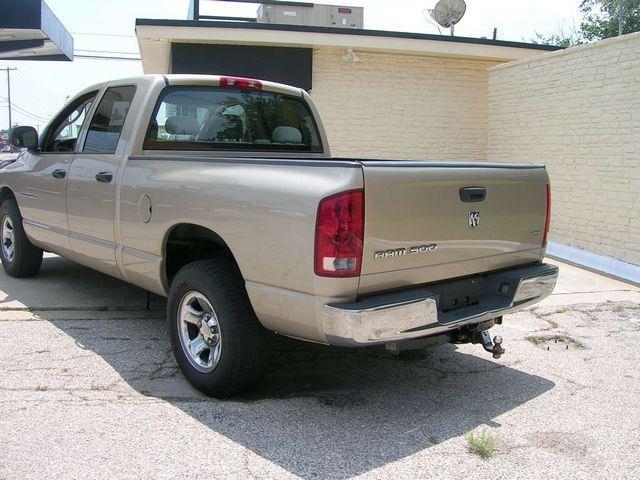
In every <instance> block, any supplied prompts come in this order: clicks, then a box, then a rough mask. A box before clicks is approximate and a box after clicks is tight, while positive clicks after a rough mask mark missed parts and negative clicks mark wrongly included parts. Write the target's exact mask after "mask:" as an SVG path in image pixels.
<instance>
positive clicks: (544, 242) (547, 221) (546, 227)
mask: <svg viewBox="0 0 640 480" xmlns="http://www.w3.org/2000/svg"><path fill="white" fill-rule="evenodd" d="M550 225H551V187H550V186H549V184H547V217H546V219H545V221H544V235H543V236H542V248H544V247H546V246H547V237H548V235H549V226H550Z"/></svg>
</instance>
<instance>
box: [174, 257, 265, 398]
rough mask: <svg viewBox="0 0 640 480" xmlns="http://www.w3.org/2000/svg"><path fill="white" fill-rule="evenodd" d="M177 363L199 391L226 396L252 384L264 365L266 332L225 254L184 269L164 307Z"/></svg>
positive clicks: (216, 395)
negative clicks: (219, 257)
mask: <svg viewBox="0 0 640 480" xmlns="http://www.w3.org/2000/svg"><path fill="white" fill-rule="evenodd" d="M167 316H168V326H169V335H170V338H171V344H172V348H173V353H174V355H175V358H176V361H177V362H178V365H179V366H180V368H181V370H182V372H183V373H184V375H185V377H187V379H188V380H189V381H190V382H191V384H193V385H194V386H195V387H196V388H197V389H198V390H200V391H202V392H204V393H206V394H207V395H211V396H214V397H228V396H231V395H234V394H237V393H239V392H241V391H243V390H246V389H248V388H249V387H251V386H252V385H253V384H254V383H255V382H256V381H257V380H258V379H259V378H260V376H261V374H262V372H263V371H264V369H265V366H266V363H267V332H266V330H265V329H264V328H263V327H262V326H261V325H260V323H259V322H258V319H257V318H256V316H255V314H254V312H253V309H252V308H251V304H250V302H249V298H248V297H247V293H246V291H245V289H244V285H243V283H242V279H241V278H240V275H239V273H238V272H237V269H236V267H235V265H234V264H233V263H232V262H231V261H229V260H228V259H226V258H221V259H216V260H203V261H198V262H194V263H191V264H189V265H186V266H185V267H183V268H182V269H181V270H180V271H179V272H178V273H177V275H176V277H175V278H174V280H173V282H172V283H171V289H170V291H169V302H168V305H167Z"/></svg>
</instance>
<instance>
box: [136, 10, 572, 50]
mask: <svg viewBox="0 0 640 480" xmlns="http://www.w3.org/2000/svg"><path fill="white" fill-rule="evenodd" d="M138 26H153V27H193V28H236V29H237V28H240V29H248V30H279V31H287V32H306V33H324V34H339V35H356V36H369V37H389V38H406V39H411V40H430V41H436V42H451V43H466V44H475V45H488V46H496V47H510V48H524V49H529V50H540V51H545V52H550V51H556V50H562V49H563V47H557V46H555V45H543V44H538V43H525V42H513V41H510V40H493V39H488V38H475V37H452V36H448V35H434V34H430V33H413V32H395V31H387V30H367V29H348V28H334V27H315V26H309V25H282V24H272V23H242V22H216V21H208V20H207V21H198V20H172V19H166V20H165V19H151V18H137V19H136V27H138Z"/></svg>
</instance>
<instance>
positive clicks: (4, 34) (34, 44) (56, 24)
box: [0, 0, 73, 61]
mask: <svg viewBox="0 0 640 480" xmlns="http://www.w3.org/2000/svg"><path fill="white" fill-rule="evenodd" d="M0 59H2V60H63V61H68V60H73V37H72V36H71V34H70V33H69V32H68V31H67V29H66V28H64V25H62V23H61V22H60V20H58V18H57V17H56V16H55V15H54V14H53V12H52V11H51V9H50V8H49V7H48V6H47V5H46V4H45V3H44V1H43V0H0Z"/></svg>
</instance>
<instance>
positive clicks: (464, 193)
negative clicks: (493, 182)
mask: <svg viewBox="0 0 640 480" xmlns="http://www.w3.org/2000/svg"><path fill="white" fill-rule="evenodd" d="M485 198H487V189H486V188H484V187H464V188H461V189H460V200H462V201H463V202H482V201H483V200H484V199H485Z"/></svg>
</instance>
